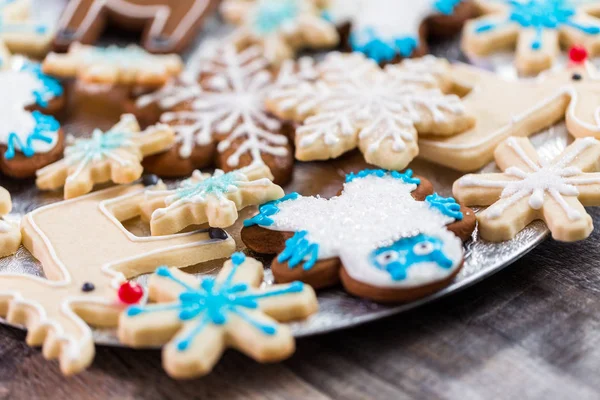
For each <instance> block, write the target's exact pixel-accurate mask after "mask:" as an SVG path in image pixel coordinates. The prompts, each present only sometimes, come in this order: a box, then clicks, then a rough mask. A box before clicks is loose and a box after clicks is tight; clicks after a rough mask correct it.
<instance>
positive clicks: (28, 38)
mask: <svg viewBox="0 0 600 400" xmlns="http://www.w3.org/2000/svg"><path fill="white" fill-rule="evenodd" d="M30 14H31V1H30V0H1V1H0V47H2V46H4V45H6V46H7V47H8V49H10V51H12V52H14V53H23V54H27V55H30V56H35V57H41V56H43V55H45V54H46V52H47V51H48V48H49V47H50V42H51V40H52V33H51V32H50V29H49V28H48V27H47V26H45V25H43V24H40V23H35V22H32V21H30ZM0 56H1V54H0ZM0 67H1V63H0Z"/></svg>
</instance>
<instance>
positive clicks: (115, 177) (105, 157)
mask: <svg viewBox="0 0 600 400" xmlns="http://www.w3.org/2000/svg"><path fill="white" fill-rule="evenodd" d="M174 142H175V134H174V133H173V131H172V130H171V128H170V127H168V126H167V125H156V126H153V127H150V128H148V129H146V131H144V132H140V127H139V125H138V123H137V121H136V119H135V117H134V116H133V115H131V114H125V115H123V116H121V120H120V121H119V123H118V124H116V125H115V126H114V127H113V128H112V129H111V130H109V131H107V132H102V131H101V130H99V129H96V130H95V131H94V132H93V133H92V137H91V138H89V139H81V138H80V139H75V140H74V141H73V142H72V143H71V144H70V145H69V146H67V148H66V149H65V157H64V158H63V159H62V160H59V161H57V162H55V163H53V164H51V165H48V166H47V167H44V168H42V169H40V170H38V171H37V179H36V182H35V183H36V185H37V187H38V188H40V189H42V190H55V189H59V188H61V187H63V186H64V192H65V199H70V198H73V197H77V196H81V195H82V194H86V193H89V192H90V191H91V190H92V188H93V186H94V184H96V183H103V182H109V181H110V182H114V183H119V184H124V183H131V182H133V181H135V180H136V179H138V178H139V177H140V176H142V172H143V168H142V164H141V162H142V159H143V158H144V157H146V156H148V155H151V154H156V153H159V152H161V151H165V150H167V149H168V148H169V147H171V146H172V145H173V143H174Z"/></svg>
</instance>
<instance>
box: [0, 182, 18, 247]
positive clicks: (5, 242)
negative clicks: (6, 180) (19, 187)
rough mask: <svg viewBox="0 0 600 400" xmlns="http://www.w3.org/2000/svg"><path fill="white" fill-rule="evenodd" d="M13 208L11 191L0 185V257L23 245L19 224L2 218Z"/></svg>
mask: <svg viewBox="0 0 600 400" xmlns="http://www.w3.org/2000/svg"><path fill="white" fill-rule="evenodd" d="M11 209H12V202H11V201H10V193H8V190H6V189H4V188H3V187H2V186H0V258H1V257H6V256H9V255H11V254H13V253H14V252H16V251H17V249H18V248H19V246H20V245H21V230H20V229H19V224H15V223H13V222H10V221H5V220H3V219H2V216H4V215H6V214H8V213H9V212H10V210H11Z"/></svg>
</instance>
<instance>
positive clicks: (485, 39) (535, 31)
mask: <svg viewBox="0 0 600 400" xmlns="http://www.w3.org/2000/svg"><path fill="white" fill-rule="evenodd" d="M475 3H476V4H477V6H478V7H479V8H480V10H481V12H482V13H483V14H484V15H483V16H482V17H480V18H477V19H475V20H472V21H470V22H468V23H467V25H466V26H465V28H464V32H463V49H464V51H465V52H466V53H467V54H472V55H475V56H485V55H487V54H489V53H491V52H493V51H495V50H500V49H502V48H505V47H507V46H511V45H513V46H516V59H515V63H516V67H517V70H518V71H519V72H521V73H522V74H526V75H533V74H536V73H538V72H540V71H543V70H545V69H548V68H550V67H551V66H552V64H553V63H554V61H555V59H556V58H557V56H558V54H559V52H560V44H564V45H567V46H571V45H580V46H584V47H585V48H586V49H587V50H588V51H589V52H592V53H593V54H594V55H595V54H598V51H599V50H598V49H600V4H599V3H598V2H597V1H587V0H522V1H513V0H475Z"/></svg>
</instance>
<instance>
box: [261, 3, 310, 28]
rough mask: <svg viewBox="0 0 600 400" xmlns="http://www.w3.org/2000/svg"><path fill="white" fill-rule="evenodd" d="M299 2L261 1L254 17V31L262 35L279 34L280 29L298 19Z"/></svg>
mask: <svg viewBox="0 0 600 400" xmlns="http://www.w3.org/2000/svg"><path fill="white" fill-rule="evenodd" d="M299 12H300V7H299V4H298V1H297V0H260V1H259V3H258V6H257V8H256V15H255V16H254V21H253V22H254V29H255V30H256V32H258V33H259V34H261V35H267V34H270V33H274V32H277V31H278V30H279V29H280V27H281V26H282V25H283V24H285V23H287V22H289V21H293V20H294V19H296V18H298V14H299Z"/></svg>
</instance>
